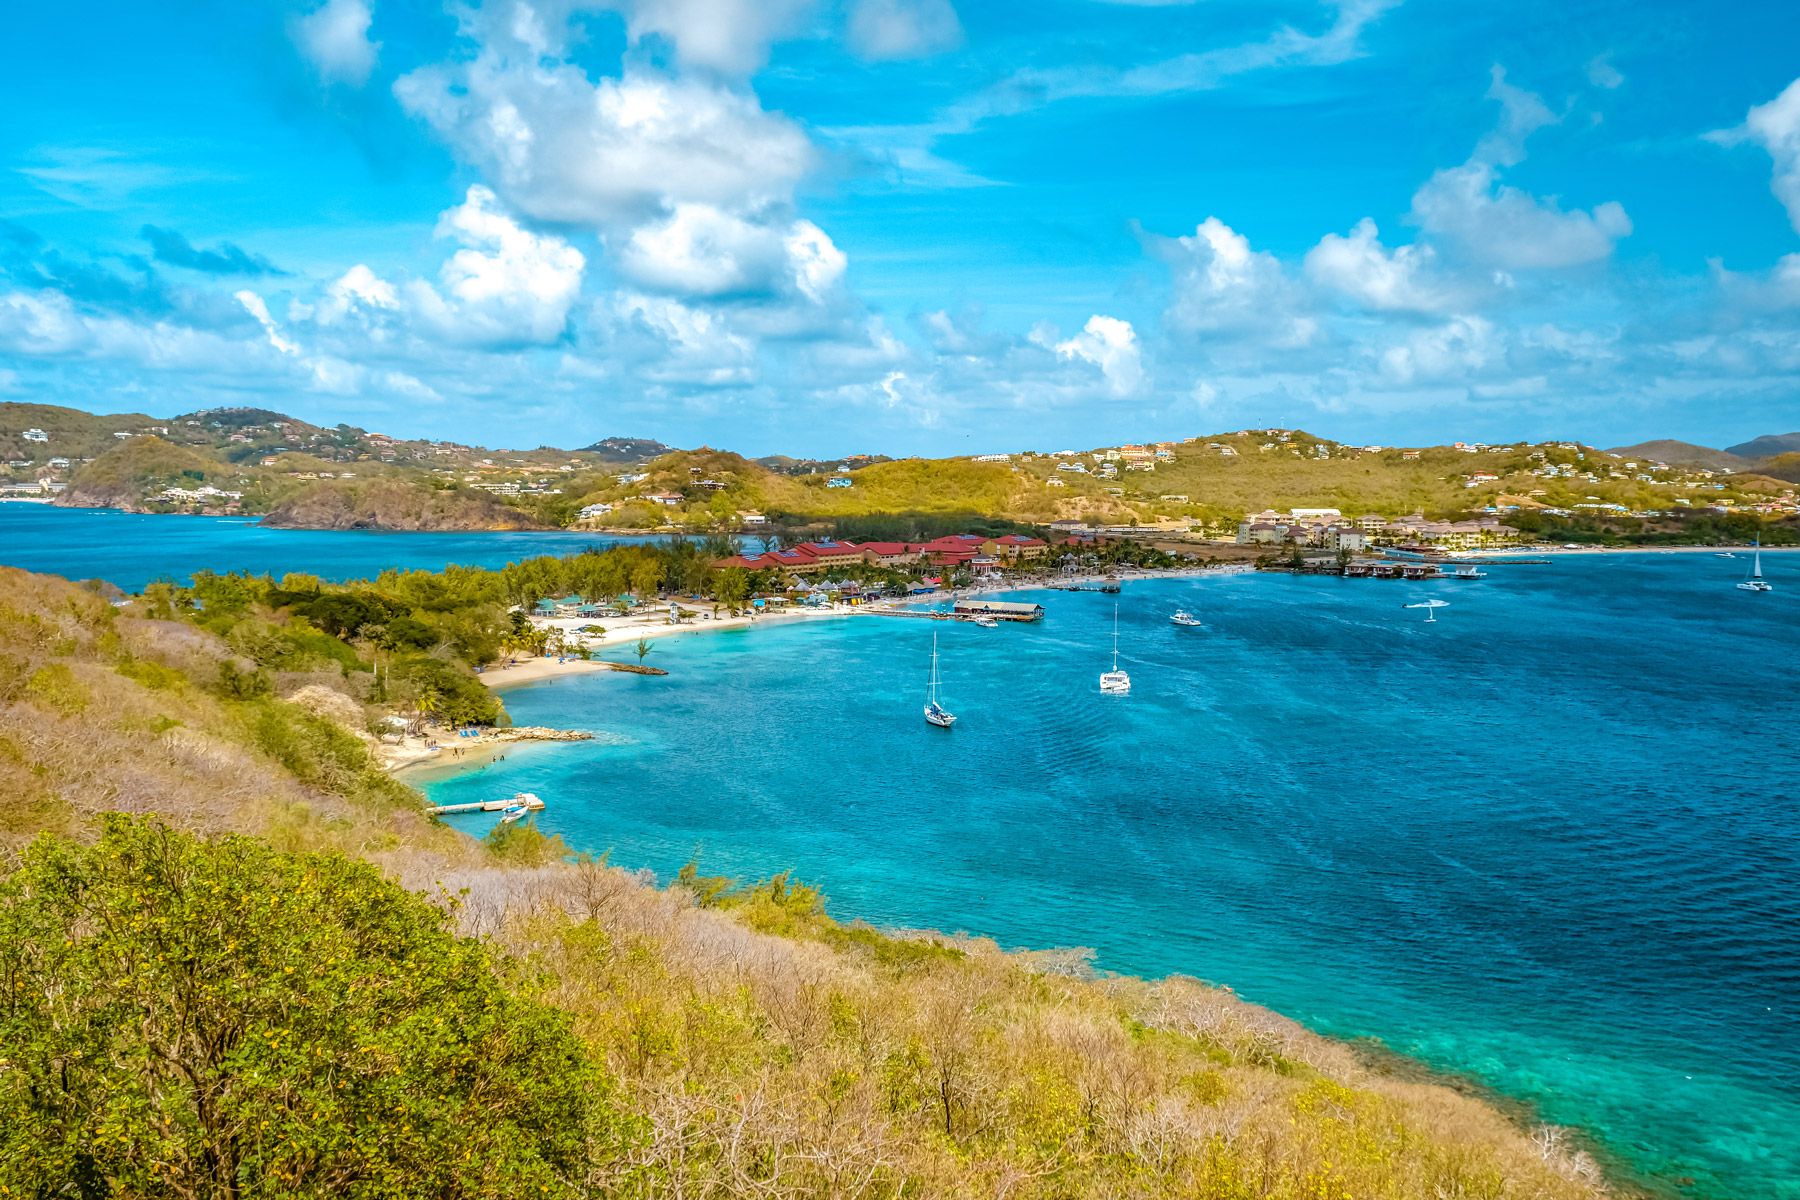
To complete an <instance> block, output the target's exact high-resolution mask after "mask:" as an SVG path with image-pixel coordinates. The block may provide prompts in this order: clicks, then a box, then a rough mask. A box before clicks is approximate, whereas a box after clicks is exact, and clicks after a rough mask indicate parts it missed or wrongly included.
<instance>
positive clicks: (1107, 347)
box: [1056, 313, 1144, 397]
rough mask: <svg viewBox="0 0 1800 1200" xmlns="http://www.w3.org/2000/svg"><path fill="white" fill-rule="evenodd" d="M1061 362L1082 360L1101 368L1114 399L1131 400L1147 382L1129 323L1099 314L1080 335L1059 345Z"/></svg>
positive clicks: (1094, 316)
mask: <svg viewBox="0 0 1800 1200" xmlns="http://www.w3.org/2000/svg"><path fill="white" fill-rule="evenodd" d="M1056 353H1057V356H1058V357H1059V358H1066V359H1079V360H1081V361H1083V362H1088V363H1092V364H1093V365H1094V366H1096V367H1098V368H1100V374H1101V375H1103V376H1104V377H1105V379H1106V390H1107V393H1108V394H1109V395H1111V396H1115V397H1118V396H1129V395H1131V394H1132V393H1133V392H1135V391H1137V390H1138V387H1139V386H1140V385H1141V384H1142V383H1143V382H1144V360H1143V353H1142V351H1141V350H1140V348H1139V346H1138V340H1137V331H1136V330H1134V329H1133V328H1132V327H1131V322H1130V321H1121V320H1119V319H1118V318H1117V317H1107V316H1101V315H1100V314H1098V313H1096V314H1095V315H1093V316H1091V317H1089V318H1088V320H1087V324H1086V325H1084V326H1082V329H1081V332H1080V333H1078V334H1076V335H1075V336H1074V337H1072V338H1069V339H1068V340H1067V341H1062V342H1057V343H1056Z"/></svg>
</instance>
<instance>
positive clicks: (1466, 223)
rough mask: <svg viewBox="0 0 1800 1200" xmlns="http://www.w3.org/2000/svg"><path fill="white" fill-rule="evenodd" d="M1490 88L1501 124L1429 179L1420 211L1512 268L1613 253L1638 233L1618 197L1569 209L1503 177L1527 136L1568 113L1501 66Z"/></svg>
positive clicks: (1475, 257)
mask: <svg viewBox="0 0 1800 1200" xmlns="http://www.w3.org/2000/svg"><path fill="white" fill-rule="evenodd" d="M1487 94H1488V98H1489V99H1490V100H1495V101H1498V102H1499V104H1500V108H1501V117H1500V122H1499V124H1498V125H1497V126H1495V128H1494V130H1493V131H1492V132H1491V133H1489V134H1488V135H1487V136H1486V137H1484V138H1482V139H1481V142H1480V143H1479V144H1478V145H1477V146H1476V147H1475V152H1474V153H1473V154H1471V155H1470V156H1469V161H1468V162H1466V163H1464V164H1463V165H1461V166H1460V167H1448V168H1446V169H1444V170H1441V171H1438V172H1436V173H1435V174H1433V175H1432V177H1431V178H1430V179H1428V180H1426V181H1425V185H1424V186H1423V187H1421V188H1420V189H1419V190H1418V192H1417V193H1415V194H1414V196H1413V202H1412V219H1413V220H1414V221H1416V222H1417V223H1418V224H1419V225H1420V227H1422V228H1423V229H1424V230H1425V231H1426V232H1427V233H1428V234H1432V235H1435V236H1436V237H1438V238H1441V239H1443V240H1444V241H1446V242H1448V243H1450V244H1452V245H1454V246H1455V247H1456V248H1457V249H1458V250H1459V251H1460V252H1461V253H1462V254H1463V255H1464V256H1465V257H1467V258H1468V259H1470V260H1472V261H1474V262H1478V263H1486V264H1488V265H1490V266H1495V267H1502V268H1506V269H1510V270H1521V269H1534V268H1535V269H1548V268H1556V267H1572V266H1578V265H1580V264H1582V263H1588V262H1594V261H1596V260H1598V259H1602V258H1605V257H1607V256H1608V255H1609V254H1611V253H1612V251H1613V245H1614V243H1616V242H1617V241H1618V240H1619V239H1620V238H1623V237H1627V236H1629V235H1630V233H1631V218H1630V217H1629V216H1627V215H1626V214H1625V209H1624V207H1623V206H1622V205H1620V204H1619V203H1618V201H1616V200H1608V201H1606V202H1605V203H1602V204H1598V205H1595V206H1594V207H1593V208H1592V209H1589V210H1583V209H1579V208H1576V209H1564V208H1563V207H1562V205H1561V204H1560V203H1559V202H1558V200H1557V198H1556V197H1554V196H1551V197H1547V198H1539V197H1537V196H1534V195H1532V194H1531V193H1530V192H1527V191H1524V190H1522V189H1520V188H1516V187H1511V186H1509V185H1507V184H1504V183H1501V182H1500V168H1502V167H1510V166H1514V165H1516V164H1518V163H1519V162H1522V161H1523V160H1524V158H1525V142H1526V139H1527V138H1529V137H1530V136H1531V135H1532V134H1533V133H1535V132H1536V131H1537V130H1539V129H1543V128H1544V127H1546V126H1549V125H1555V124H1558V123H1559V122H1560V121H1561V118H1560V117H1558V116H1557V115H1556V114H1555V113H1553V112H1551V111H1550V109H1549V107H1548V106H1547V105H1546V104H1545V103H1544V102H1543V100H1542V99H1541V98H1540V97H1538V96H1537V95H1535V94H1534V93H1532V92H1528V91H1525V90H1524V89H1522V88H1518V87H1514V86H1513V85H1512V84H1509V83H1508V82H1507V81H1506V72H1505V71H1504V70H1502V69H1501V68H1499V67H1495V68H1494V70H1493V78H1492V81H1491V82H1490V84H1489V86H1488V92H1487Z"/></svg>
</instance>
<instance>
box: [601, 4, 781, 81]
mask: <svg viewBox="0 0 1800 1200" xmlns="http://www.w3.org/2000/svg"><path fill="white" fill-rule="evenodd" d="M613 6H614V7H617V8H618V9H619V11H621V12H622V13H624V14H625V29H626V33H627V34H628V35H629V37H630V38H631V41H632V43H633V44H634V45H635V44H637V43H640V42H642V41H644V40H645V39H646V38H650V37H661V38H664V39H666V40H667V41H668V42H669V43H671V44H672V45H673V46H674V47H675V55H676V57H677V58H678V59H679V60H680V61H681V63H682V65H683V66H688V67H704V68H706V69H708V70H712V71H721V72H726V73H730V74H747V73H748V72H750V71H754V70H755V69H756V68H758V67H760V66H762V65H763V63H764V62H766V61H767V60H768V57H769V46H770V44H771V43H773V42H775V41H777V40H779V39H780V38H782V37H785V36H787V35H789V34H791V33H794V32H796V31H797V30H798V29H799V28H800V27H801V25H802V23H803V22H804V21H805V19H806V17H807V16H808V15H809V14H810V13H811V12H812V10H813V8H814V7H815V3H814V0H616V3H615V4H614V5H613Z"/></svg>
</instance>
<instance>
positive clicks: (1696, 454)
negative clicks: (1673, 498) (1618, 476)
mask: <svg viewBox="0 0 1800 1200" xmlns="http://www.w3.org/2000/svg"><path fill="white" fill-rule="evenodd" d="M1609 453H1611V454H1616V455H1618V456H1619V457H1620V458H1639V459H1643V458H1647V459H1651V460H1652V461H1655V462H1665V463H1669V464H1670V465H1672V466H1678V467H1703V468H1705V469H1706V470H1709V471H1741V470H1744V469H1745V468H1746V467H1748V466H1749V465H1750V463H1751V461H1752V460H1751V459H1747V458H1742V457H1739V455H1738V454H1736V453H1735V452H1733V451H1731V450H1714V449H1713V448H1712V447H1710V446H1697V445H1695V444H1694V443H1693V442H1678V441H1674V440H1672V439H1668V438H1664V439H1662V440H1660V441H1654V442H1639V443H1637V444H1636V445H1635V446H1617V447H1615V448H1613V449H1612V450H1611V451H1609Z"/></svg>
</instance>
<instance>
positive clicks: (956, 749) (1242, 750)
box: [428, 554, 1800, 1198]
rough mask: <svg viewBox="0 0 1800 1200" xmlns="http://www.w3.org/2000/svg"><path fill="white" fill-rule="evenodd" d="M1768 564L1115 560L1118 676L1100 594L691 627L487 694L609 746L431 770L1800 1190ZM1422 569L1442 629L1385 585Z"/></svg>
mask: <svg viewBox="0 0 1800 1200" xmlns="http://www.w3.org/2000/svg"><path fill="white" fill-rule="evenodd" d="M1768 557H1769V568H1770V570H1769V574H1770V577H1771V578H1772V580H1773V581H1774V583H1775V586H1776V589H1777V590H1776V592H1775V593H1774V594H1773V595H1768V596H1753V595H1749V594H1746V593H1743V592H1739V591H1736V590H1735V589H1734V588H1733V587H1732V584H1733V583H1735V582H1736V581H1737V580H1738V579H1739V578H1740V577H1741V572H1742V570H1743V564H1742V563H1741V562H1732V561H1726V560H1721V559H1718V558H1714V557H1713V556H1711V555H1668V554H1665V555H1653V554H1644V555H1629V556H1609V557H1605V558H1588V557H1579V558H1577V557H1570V558H1566V559H1562V560H1559V561H1557V562H1556V563H1555V564H1553V565H1550V566H1512V567H1507V566H1495V567H1491V568H1489V571H1490V577H1489V578H1488V579H1486V580H1483V581H1481V582H1477V583H1454V582H1444V583H1435V584H1421V585H1410V584H1399V583H1387V582H1375V581H1346V580H1331V579H1311V578H1290V577H1277V576H1258V577H1246V576H1239V577H1226V578H1213V579H1202V580H1193V581H1186V580H1182V581H1173V580H1171V581H1157V582H1146V583H1131V584H1128V585H1127V586H1126V590H1125V594H1124V596H1123V603H1122V608H1121V615H1122V622H1123V629H1124V639H1123V640H1124V659H1125V665H1126V667H1127V669H1129V670H1130V671H1131V673H1132V677H1133V681H1134V690H1133V692H1132V694H1131V695H1130V696H1129V697H1127V698H1116V697H1103V696H1101V695H1099V694H1098V691H1097V688H1096V676H1097V674H1098V672H1099V671H1100V670H1102V669H1103V668H1104V666H1105V665H1106V656H1107V649H1106V646H1107V640H1108V632H1109V627H1110V620H1111V614H1112V604H1111V600H1110V599H1109V598H1105V597H1101V596H1099V595H1081V594H1073V595H1072V594H1061V593H1047V594H1043V595H1041V596H1040V597H1039V598H1041V599H1042V600H1043V601H1044V603H1045V604H1046V606H1047V608H1048V610H1049V616H1048V619H1047V620H1046V621H1045V622H1043V623H1042V624H1041V625H1038V626H1034V627H1002V628H999V629H994V630H983V629H978V628H975V627H972V626H960V625H959V626H955V627H952V628H941V626H937V625H932V624H927V623H925V622H907V621H900V620H893V619H879V618H870V617H854V618H847V619H844V620H841V621H830V622H817V623H812V624H806V625H789V626H777V627H765V628H761V629H755V630H750V631H745V632H742V633H730V632H726V633H716V634H696V635H685V636H681V637H676V638H670V639H664V640H662V641H660V642H658V643H657V647H656V650H655V653H654V657H653V659H652V660H651V661H653V662H656V663H658V664H659V665H661V666H663V667H665V668H667V669H669V670H670V671H671V672H673V673H672V674H671V675H670V676H668V677H667V678H643V677H635V676H627V675H587V676H579V677H577V676H571V677H568V678H565V679H560V680H556V681H553V682H550V683H547V684H543V685H537V686H531V687H525V688H520V689H517V690H513V691H510V692H508V693H507V704H508V707H509V708H510V709H511V710H512V712H513V714H514V716H515V718H516V719H517V720H519V721H521V722H531V723H543V724H550V725H564V726H574V727H580V728H586V729H591V730H593V731H595V732H596V734H597V735H598V737H597V738H596V740H595V741H593V742H590V743H581V744H572V745H571V744H563V745H554V746H551V745H545V746H536V747H529V748H525V749H521V750H517V751H514V752H513V753H511V754H509V755H508V757H507V760H506V761H505V762H503V763H498V764H495V765H493V766H490V767H487V768H485V769H484V770H482V771H480V772H478V773H475V774H472V775H467V776H462V777H459V778H454V779H449V780H444V781H440V782H436V783H433V784H430V785H428V790H429V791H430V793H431V794H432V796H433V798H434V799H436V800H440V801H452V800H463V799H473V798H477V797H486V796H490V795H499V794H507V793H510V792H512V791H514V790H517V789H521V788H524V789H529V790H531V791H535V792H537V793H539V794H540V795H542V796H543V797H544V798H545V800H546V801H547V803H548V805H549V808H548V810H547V811H546V812H545V813H544V814H542V816H541V817H540V825H541V826H542V827H543V828H544V829H546V830H547V831H551V832H555V833H559V834H561V835H562V836H563V837H564V838H566V839H567V840H568V841H569V842H570V843H571V844H572V845H574V846H577V847H581V848H585V849H591V850H596V851H598V850H606V849H610V850H611V851H612V854H613V861H615V862H617V863H619V864H621V865H627V866H634V867H635V866H648V867H650V868H652V869H654V870H655V871H657V872H658V873H659V874H661V875H662V876H664V877H665V878H666V877H668V876H669V875H671V874H672V873H673V872H674V871H675V869H676V868H677V867H678V866H679V865H680V864H681V863H682V862H684V861H685V860H687V859H688V858H689V857H691V856H693V855H695V854H696V853H697V854H698V855H699V859H700V864H701V867H702V869H703V870H705V871H707V872H709V873H724V874H732V875H737V876H742V877H746V878H748V877H757V876H766V875H768V874H771V873H773V872H775V871H779V870H783V869H789V868H791V869H793V870H794V871H796V872H797V873H798V875H799V876H800V877H802V878H804V879H806V880H808V881H812V882H815V883H818V884H820V885H821V886H823V887H824V888H825V890H826V892H827V894H828V895H829V896H830V898H831V908H832V910H833V911H834V912H835V913H836V914H838V915H839V916H843V917H863V918H867V919H869V920H871V921H875V922H878V923H883V924H895V925H905V926H928V927H935V928H941V929H949V930H962V931H967V932H971V933H979V934H986V935H991V936H993V937H995V938H997V939H999V940H1000V941H1001V942H1002V943H1004V944H1007V945H1017V946H1039V947H1042V946H1067V945H1082V946H1088V947H1092V948H1093V949H1094V950H1095V951H1096V952H1097V956H1098V959H1097V961H1098V963H1099V965H1100V966H1101V967H1103V968H1108V969H1112V970H1117V971H1126V972H1134V973H1148V974H1160V973H1166V972H1184V973H1189V974H1193V975H1198V976H1200V977H1202V978H1205V979H1209V980H1212V981H1215V982H1219V983H1224V984H1228V985H1230V986H1232V987H1233V988H1235V989H1237V991H1238V992H1239V993H1241V994H1242V995H1244V996H1245V997H1247V998H1249V999H1251V1000H1253V1001H1257V1002H1259V1003H1263V1004H1266V1005H1269V1006H1270V1007H1273V1008H1275V1009H1277V1010H1279V1011H1281V1012H1284V1013H1286V1014H1288V1015H1290V1016H1293V1017H1296V1018H1298V1019H1300V1020H1302V1021H1305V1022H1306V1023H1307V1024H1309V1025H1311V1026H1313V1027H1314V1028H1316V1029H1320V1030H1323V1031H1326V1032H1330V1033H1334V1034H1339V1035H1346V1036H1373V1037H1377V1038H1380V1039H1382V1040H1383V1041H1385V1042H1386V1043H1388V1044H1389V1045H1390V1046H1392V1047H1393V1048H1394V1049H1396V1050H1400V1051H1403V1052H1405V1053H1408V1054H1412V1055H1415V1056H1417V1057H1419V1058H1422V1059H1424V1060H1426V1061H1428V1062H1430V1063H1432V1064H1434V1065H1437V1066H1439V1067H1443V1068H1449V1069H1453V1070H1456V1071H1461V1072H1466V1073H1468V1074H1470V1075H1473V1076H1475V1077H1477V1078H1479V1079H1481V1080H1483V1081H1485V1082H1487V1083H1489V1084H1491V1085H1493V1086H1494V1087H1496V1088H1498V1089H1500V1090H1502V1091H1504V1092H1506V1093H1508V1094H1510V1095H1513V1096H1516V1097H1520V1098H1523V1099H1526V1100H1529V1101H1531V1102H1533V1103H1534V1104H1536V1105H1537V1106H1539V1108H1540V1109H1541V1110H1542V1112H1543V1113H1544V1114H1545V1115H1546V1116H1547V1117H1548V1118H1549V1119H1552V1120H1555V1121H1559V1122H1566V1123H1572V1124H1577V1125H1580V1126H1583V1127H1585V1128H1586V1129H1588V1130H1590V1131H1591V1132H1593V1133H1594V1134H1595V1135H1596V1136H1597V1137H1598V1138H1599V1139H1601V1141H1602V1143H1603V1145H1604V1146H1605V1147H1606V1148H1607V1150H1608V1151H1610V1152H1611V1153H1613V1154H1615V1155H1618V1156H1621V1157H1622V1158H1624V1159H1625V1160H1626V1161H1628V1162H1629V1163H1630V1164H1631V1165H1632V1166H1634V1167H1635V1168H1636V1169H1638V1170H1640V1171H1642V1172H1645V1173H1647V1174H1649V1175H1651V1176H1653V1177H1655V1178H1656V1179H1658V1180H1660V1181H1665V1182H1670V1183H1676V1182H1678V1181H1682V1180H1691V1181H1693V1182H1692V1183H1691V1184H1688V1185H1686V1187H1687V1189H1688V1190H1689V1191H1690V1194H1695V1195H1704V1196H1712V1197H1724V1196H1731V1197H1784V1198H1792V1197H1800V1183H1797V1182H1796V1181H1797V1180H1800V1136H1797V1135H1796V1132H1795V1131H1796V1130H1800V1000H1797V998H1796V997H1797V995H1800V818H1797V816H1796V811H1795V806H1796V800H1797V798H1800V797H1797V793H1800V787H1797V786H1796V781H1797V780H1800V695H1797V692H1796V689H1795V672H1796V668H1797V666H1800V556H1793V557H1788V556H1779V555H1771V556H1768ZM1426 595H1437V596H1441V597H1443V598H1445V599H1448V600H1450V601H1451V606H1450V607H1449V608H1446V609H1443V610H1441V612H1440V619H1439V620H1438V621H1437V623H1435V624H1432V625H1427V624H1424V623H1423V621H1422V617H1423V616H1424V614H1423V613H1421V612H1418V611H1416V610H1405V609H1403V608H1401V604H1402V602H1403V601H1405V600H1408V599H1417V598H1421V597H1424V596H1426ZM1178 607H1185V608H1188V609H1190V610H1193V611H1195V612H1197V613H1199V614H1200V615H1201V616H1203V617H1204V619H1205V620H1206V622H1207V626H1208V627H1207V628H1206V629H1204V630H1201V631H1193V630H1186V629H1181V628H1178V627H1176V626H1173V625H1171V624H1169V622H1168V619H1167V617H1168V614H1169V613H1170V612H1171V611H1172V610H1174V609H1175V608H1178ZM934 627H936V628H939V632H940V635H941V637H942V644H943V669H944V675H945V680H946V694H947V699H948V703H949V706H950V707H951V708H952V709H953V710H955V711H956V712H957V713H958V714H959V716H960V718H961V720H960V721H959V723H958V724H957V726H956V728H955V729H954V730H951V731H948V732H945V731H942V730H937V729H933V728H930V727H928V726H927V725H925V724H924V722H923V721H922V720H921V718H920V712H919V708H920V703H921V701H922V698H923V697H922V693H923V687H924V680H925V673H926V665H927V664H926V657H927V655H928V653H929V648H930V637H931V630H932V629H933V628H934ZM458 820H460V819H458ZM487 821H491V818H471V819H468V820H467V821H466V822H464V823H463V824H462V826H461V827H463V828H466V829H468V830H469V831H470V832H472V833H478V832H480V831H481V830H482V829H483V828H485V823H486V822H487Z"/></svg>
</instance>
